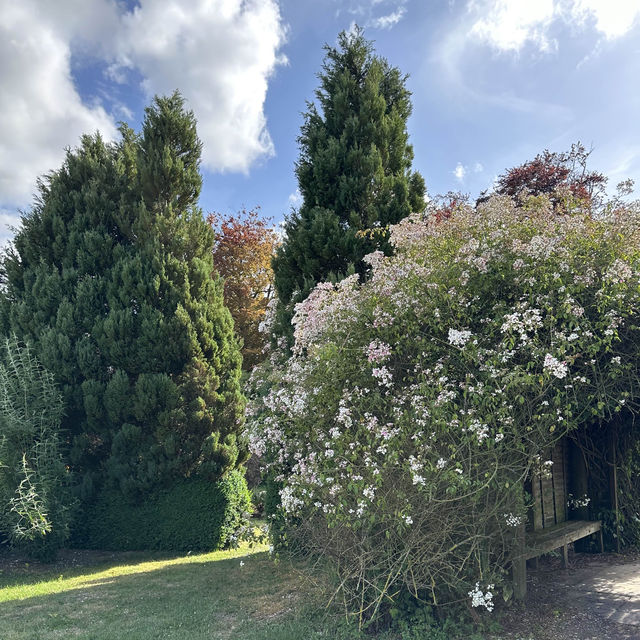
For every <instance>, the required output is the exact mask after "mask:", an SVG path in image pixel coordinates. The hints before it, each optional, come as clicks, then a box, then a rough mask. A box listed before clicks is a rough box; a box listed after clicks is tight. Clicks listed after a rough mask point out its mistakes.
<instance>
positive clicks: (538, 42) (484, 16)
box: [468, 0, 640, 52]
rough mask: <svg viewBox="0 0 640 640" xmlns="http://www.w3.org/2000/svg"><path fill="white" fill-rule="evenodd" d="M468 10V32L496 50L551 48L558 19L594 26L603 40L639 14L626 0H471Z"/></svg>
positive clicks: (623, 30) (628, 25)
mask: <svg viewBox="0 0 640 640" xmlns="http://www.w3.org/2000/svg"><path fill="white" fill-rule="evenodd" d="M468 10H469V11H471V12H475V13H476V14H477V15H478V16H480V17H478V19H477V20H475V22H474V23H473V24H472V26H471V29H470V31H469V35H470V36H472V37H475V38H477V39H479V40H481V41H483V42H485V43H487V44H489V45H490V46H491V47H493V48H494V49H496V50H498V51H500V52H507V51H512V52H518V51H520V50H521V49H522V48H523V47H524V46H525V45H527V44H530V45H533V46H534V47H535V48H536V49H538V50H539V51H541V52H548V51H551V50H555V49H556V48H557V47H558V43H557V42H556V41H555V40H554V39H553V38H552V37H551V36H550V31H551V28H552V26H553V24H554V23H556V22H557V21H562V22H564V23H565V24H567V25H569V26H571V27H572V28H573V29H585V28H589V27H591V28H594V29H595V30H596V31H597V32H598V33H599V34H601V35H602V36H604V37H605V38H606V39H609V40H611V39H614V38H618V37H621V36H623V35H625V34H626V33H627V32H628V31H630V30H631V29H632V27H633V26H634V24H635V23H636V21H637V20H638V18H639V16H640V3H638V2H631V1H629V0H537V1H536V2H513V1H510V0H488V1H487V2H477V1H476V0H471V1H470V2H469V4H468Z"/></svg>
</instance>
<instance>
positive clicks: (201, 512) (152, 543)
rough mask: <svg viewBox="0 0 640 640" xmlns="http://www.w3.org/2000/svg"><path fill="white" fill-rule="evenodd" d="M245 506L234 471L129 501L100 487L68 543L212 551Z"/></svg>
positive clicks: (241, 518) (238, 522)
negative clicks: (210, 480) (139, 499)
mask: <svg viewBox="0 0 640 640" xmlns="http://www.w3.org/2000/svg"><path fill="white" fill-rule="evenodd" d="M250 511H251V497H250V493H249V490H248V489H247V483H246V481H245V479H244V475H243V474H242V473H241V472H240V471H238V470H234V471H231V472H230V473H228V474H227V475H226V476H224V478H222V479H221V480H219V481H218V482H216V483H212V482H209V481H207V480H205V479H203V478H188V479H183V480H179V481H177V482H175V483H174V484H173V485H171V487H170V488H168V489H156V490H154V491H152V492H151V493H150V494H149V495H147V496H146V497H145V499H144V500H143V501H136V502H130V501H127V500H125V499H123V497H122V495H121V494H120V492H119V491H117V490H111V491H105V492H104V493H102V494H101V495H100V496H99V498H98V499H97V500H96V501H95V502H93V503H92V504H90V505H87V507H86V508H85V510H84V514H83V517H82V521H81V522H79V523H78V524H77V526H76V527H75V529H74V537H73V540H72V543H73V544H74V546H76V547H80V548H88V549H109V550H113V551H134V550H151V549H157V550H162V551H212V550H215V549H221V548H223V547H225V546H228V545H229V544H230V542H232V540H231V538H232V536H233V535H234V534H235V533H236V532H237V531H238V530H239V529H240V528H241V526H242V525H243V524H244V522H245V519H246V514H247V513H249V512H250Z"/></svg>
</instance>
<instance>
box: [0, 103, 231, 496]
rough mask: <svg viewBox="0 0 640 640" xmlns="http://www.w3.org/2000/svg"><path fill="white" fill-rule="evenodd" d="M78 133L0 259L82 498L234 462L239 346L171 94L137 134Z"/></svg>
mask: <svg viewBox="0 0 640 640" xmlns="http://www.w3.org/2000/svg"><path fill="white" fill-rule="evenodd" d="M121 133H122V140H121V142H120V143H118V144H106V143H105V142H104V141H103V140H102V139H101V138H100V136H99V135H95V136H85V137H84V138H83V139H82V143H81V145H80V147H79V148H78V149H75V150H73V151H68V152H67V157H66V160H65V162H64V164H63V165H62V167H61V168H60V169H59V170H58V171H55V172H53V173H51V174H50V175H49V176H47V178H46V179H45V180H44V181H43V182H42V183H41V185H40V195H39V198H38V200H37V201H36V203H35V205H34V207H33V208H32V210H31V211H30V212H28V213H27V214H25V215H24V216H23V219H22V228H21V229H20V230H19V231H18V233H17V235H16V238H15V241H14V247H13V248H12V249H10V250H9V251H8V252H7V254H6V255H5V257H4V258H3V260H2V265H1V267H2V276H3V279H4V283H5V285H6V290H5V291H4V294H3V295H2V304H1V305H0V307H1V311H2V324H3V325H4V329H5V331H8V330H11V331H14V332H16V334H17V335H18V336H19V337H20V338H21V339H24V340H28V341H29V342H30V343H31V344H32V345H33V346H34V350H35V352H36V354H37V356H38V357H39V359H40V360H41V362H42V363H43V365H44V366H45V367H47V368H48V369H49V370H51V371H52V372H53V373H54V375H55V377H56V381H57V382H58V383H59V385H60V388H61V390H62V393H63V398H64V403H65V407H66V412H65V417H64V419H63V429H64V432H65V433H66V434H68V437H69V447H70V462H71V465H72V468H73V469H74V470H75V471H77V473H78V476H79V478H80V480H81V485H82V488H83V491H82V495H83V498H87V497H89V496H91V495H92V494H93V492H94V491H95V490H96V488H97V487H100V486H102V485H104V484H105V482H106V483H107V484H109V485H115V486H118V487H119V488H120V490H121V491H122V492H123V493H124V494H126V495H127V496H132V495H138V494H141V493H143V492H145V491H148V490H150V489H151V488H152V487H154V486H156V485H158V486H159V485H163V484H166V483H167V482H168V481H170V480H171V479H174V478H180V477H185V476H187V475H189V474H191V473H194V472H196V471H197V472H198V473H199V474H201V475H205V476H206V477H208V478H209V479H212V480H215V479H217V478H219V477H221V476H222V474H223V473H224V472H225V471H227V470H229V469H231V468H233V467H234V466H236V465H237V464H238V463H239V462H241V461H242V459H243V457H244V452H243V448H242V446H241V445H240V444H239V441H238V434H239V431H240V428H241V415H242V409H243V398H242V395H241V391H240V364H241V362H240V351H239V348H238V345H237V343H236V339H235V338H234V334H233V322H232V319H231V316H230V314H229V312H228V311H227V309H226V308H225V307H224V305H223V297H222V283H221V282H220V280H219V279H218V278H216V277H212V275H211V274H212V273H213V271H214V268H213V260H212V256H211V248H212V246H213V232H212V231H211V229H210V228H209V225H207V224H206V222H205V221H204V219H203V217H202V212H201V210H200V209H199V208H198V206H197V198H198V195H199V192H200V186H201V177H200V174H199V169H198V168H199V162H200V148H201V144H200V141H199V140H198V137H197V134H196V122H195V118H194V116H193V113H191V112H188V111H185V108H184V101H183V99H182V98H181V96H180V95H179V94H177V93H175V94H174V95H172V96H171V97H167V98H156V99H155V100H154V102H153V104H152V105H151V106H150V107H148V108H147V109H146V118H145V122H144V125H143V129H142V134H141V135H140V136H138V135H136V134H135V133H134V132H133V131H132V130H130V129H128V128H127V127H124V126H123V127H122V129H121Z"/></svg>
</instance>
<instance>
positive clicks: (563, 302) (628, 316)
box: [249, 196, 640, 621]
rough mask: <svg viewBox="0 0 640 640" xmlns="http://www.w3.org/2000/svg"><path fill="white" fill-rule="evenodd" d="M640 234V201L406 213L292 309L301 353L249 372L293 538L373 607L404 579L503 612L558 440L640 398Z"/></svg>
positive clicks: (356, 603) (255, 445) (492, 203)
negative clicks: (601, 212)
mask: <svg viewBox="0 0 640 640" xmlns="http://www.w3.org/2000/svg"><path fill="white" fill-rule="evenodd" d="M639 240H640V214H639V213H638V211H637V210H636V209H634V208H633V207H629V208H628V209H627V210H625V211H621V210H620V209H619V208H618V209H616V210H615V211H610V212H609V213H608V214H607V215H606V216H601V217H599V218H598V219H595V218H594V217H590V216H588V215H586V214H584V213H582V212H580V213H576V214H573V215H565V216H559V215H558V214H557V212H556V213H553V212H552V210H551V206H550V204H549V200H548V199H546V198H545V197H544V196H543V197H538V198H536V199H534V200H532V202H531V204H530V206H528V207H527V208H526V211H523V210H522V209H517V208H515V207H514V205H513V204H512V202H511V201H510V200H509V199H507V198H504V197H496V198H492V199H490V200H489V201H487V202H486V203H484V204H482V205H480V206H479V207H478V209H477V210H473V209H471V208H469V207H460V208H459V209H458V210H457V211H456V213H455V214H454V215H452V216H451V217H450V218H446V219H442V218H441V217H440V218H438V217H437V216H429V215H427V216H413V217H410V218H407V219H406V220H404V221H402V222H401V223H400V224H398V225H396V226H395V227H392V229H391V241H392V243H393V246H394V247H395V255H394V256H392V257H384V256H383V255H382V254H381V253H379V252H376V253H374V254H371V255H370V256H368V258H367V259H368V263H369V264H370V266H371V270H370V277H369V279H368V280H367V281H366V282H365V283H363V284H360V283H359V282H358V279H357V277H355V276H354V277H350V278H347V279H345V280H343V281H342V282H340V283H339V284H337V285H332V284H326V283H325V284H320V285H318V286H317V287H316V288H315V289H314V291H313V292H312V293H311V294H310V295H309V297H308V298H307V300H305V301H304V302H303V303H301V304H299V305H298V306H297V308H296V314H295V317H294V320H293V323H294V327H295V346H294V349H293V354H294V355H293V357H292V358H290V359H285V358H284V357H282V356H279V354H278V353H274V354H272V358H271V361H270V363H269V364H268V366H265V368H263V369H262V370H257V371H256V372H255V373H254V382H255V383H256V385H257V386H260V385H266V386H263V388H264V389H269V391H268V393H264V394H260V393H255V394H254V401H253V403H252V405H251V406H250V408H249V425H250V438H251V448H252V450H253V451H254V453H256V454H258V455H262V456H264V458H263V459H265V460H267V461H268V462H267V464H266V466H267V468H268V469H269V471H270V472H271V474H272V475H275V477H276V480H277V481H278V482H280V483H281V487H282V488H281V490H280V502H281V512H280V517H281V518H282V519H283V520H284V522H285V526H286V523H289V530H288V535H289V538H290V539H297V540H298V541H303V542H304V545H305V547H306V548H308V549H311V550H312V551H315V552H318V553H320V554H323V555H325V556H327V557H329V558H330V559H332V560H333V561H334V564H335V566H336V567H337V569H338V571H339V573H340V575H341V583H340V584H341V590H342V592H343V595H344V598H345V602H346V604H347V606H348V607H350V608H351V609H352V610H355V611H357V612H358V613H359V615H360V619H361V621H364V620H366V619H368V618H371V617H375V615H376V614H377V613H379V612H380V607H381V606H384V605H385V604H387V603H389V602H390V601H392V600H393V599H394V598H395V597H396V596H397V595H398V594H399V593H400V592H402V591H406V590H408V591H410V592H411V593H412V594H413V595H415V596H416V597H420V598H424V599H427V600H429V601H430V602H432V603H435V604H442V603H445V602H453V601H466V602H467V603H468V604H469V605H470V606H473V607H482V606H483V607H485V608H486V609H488V610H491V609H492V608H493V597H494V596H495V594H496V593H500V592H502V594H503V595H504V596H505V597H508V596H509V583H508V580H506V579H505V577H506V576H505V574H506V570H507V568H508V566H509V560H510V556H511V554H512V552H513V545H514V537H515V536H514V531H515V530H516V529H517V528H518V527H519V526H520V524H521V523H523V522H524V521H525V519H526V508H527V504H526V496H525V494H524V491H523V484H524V481H525V479H526V478H527V477H528V476H529V475H530V473H532V472H536V471H537V472H540V471H542V470H544V469H545V467H547V468H548V465H545V460H544V458H543V457H542V458H541V456H543V451H544V450H545V449H546V448H547V447H548V446H550V445H551V444H553V443H554V442H555V441H556V440H557V439H559V438H560V437H562V436H563V435H565V434H566V433H568V432H569V431H570V430H572V429H576V428H578V427H579V426H580V425H581V424H583V423H584V422H585V421H593V420H597V419H598V418H604V417H607V416H609V415H610V414H611V413H612V412H616V411H618V410H619V409H620V407H622V406H623V405H625V404H626V405H627V406H634V405H635V401H636V396H637V391H638V358H637V353H638V341H639V338H640V336H639V330H638V317H639V312H640V292H639V291H640V290H639V284H640V248H639V247H640V243H639ZM266 376H268V379H267V377H266ZM294 525H295V526H294Z"/></svg>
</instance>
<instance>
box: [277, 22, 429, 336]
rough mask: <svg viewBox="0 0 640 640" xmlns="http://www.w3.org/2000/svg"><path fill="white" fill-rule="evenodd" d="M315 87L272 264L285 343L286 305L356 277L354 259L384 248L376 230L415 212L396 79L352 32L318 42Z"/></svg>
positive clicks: (416, 179)
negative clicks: (293, 208)
mask: <svg viewBox="0 0 640 640" xmlns="http://www.w3.org/2000/svg"><path fill="white" fill-rule="evenodd" d="M325 50H326V56H325V59H324V64H323V67H322V72H321V73H320V74H319V76H318V77H319V80H320V86H319V88H318V89H317V90H316V94H315V95H316V100H317V103H318V105H319V109H318V106H316V105H315V104H312V103H308V105H307V111H306V113H305V114H304V123H303V125H302V129H301V134H300V137H299V138H298V142H299V145H300V157H299V159H298V162H297V164H296V175H297V178H298V185H299V189H300V193H301V194H302V198H303V202H302V205H301V207H300V209H299V210H298V211H297V212H294V213H293V214H292V215H291V216H290V217H289V218H288V219H287V221H286V224H285V230H286V239H285V241H284V243H283V244H282V246H281V247H280V249H279V250H278V252H277V254H276V257H275V259H274V261H273V267H274V272H275V285H276V290H277V293H278V298H279V305H280V306H279V310H278V323H277V325H276V332H277V333H279V334H281V335H285V336H287V337H289V338H290V336H291V326H290V321H291V317H292V312H293V306H294V304H295V303H296V302H299V301H300V300H302V299H304V298H305V297H306V296H307V295H308V293H309V291H310V290H311V288H312V287H313V286H314V285H315V284H316V283H318V282H321V281H323V280H328V279H339V278H341V277H344V276H345V275H347V274H348V273H349V272H350V271H352V270H353V269H355V270H356V271H359V272H360V271H362V270H363V265H362V262H361V261H362V257H363V256H364V255H366V254H367V253H370V252H371V251H373V250H375V249H382V250H383V251H385V252H387V253H388V252H389V249H390V247H389V245H388V243H387V242H386V235H385V234H384V233H378V234H376V233H374V234H362V233H358V231H363V230H365V229H372V228H376V227H382V228H384V227H386V226H387V225H389V224H394V223H396V222H398V221H399V220H401V219H402V218H404V217H406V216H407V215H409V214H410V213H412V212H415V211H422V210H423V209H424V204H425V203H424V196H425V185H424V180H423V178H422V176H421V175H420V174H419V173H417V172H412V171H411V163H412V160H413V149H412V147H411V145H410V144H409V143H408V133H407V119H408V118H409V116H410V115H411V100H410V98H411V94H410V92H409V91H408V89H407V88H406V87H405V82H406V76H403V75H402V74H401V73H400V71H399V70H398V69H397V68H395V67H391V66H390V65H389V64H388V62H387V61H386V60H385V59H383V58H380V57H378V56H376V55H374V52H373V46H372V43H371V42H369V41H367V40H366V39H365V38H364V35H363V33H362V31H361V30H359V29H356V30H355V31H352V32H350V33H346V32H342V33H341V34H340V35H339V36H338V46H337V47H330V46H326V47H325Z"/></svg>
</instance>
